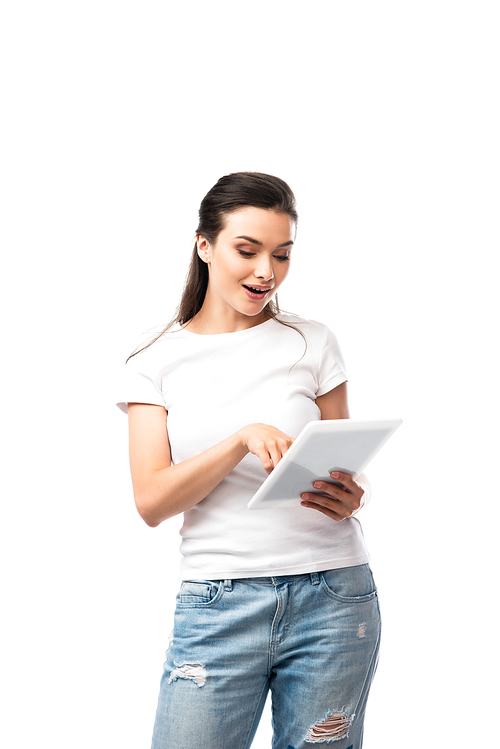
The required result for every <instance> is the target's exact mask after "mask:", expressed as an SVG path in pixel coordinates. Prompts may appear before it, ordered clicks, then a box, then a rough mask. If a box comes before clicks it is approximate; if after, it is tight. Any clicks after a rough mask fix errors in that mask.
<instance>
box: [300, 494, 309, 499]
mask: <svg viewBox="0 0 500 749" xmlns="http://www.w3.org/2000/svg"><path fill="white" fill-rule="evenodd" d="M300 497H301V499H310V496H309V494H301V495H300Z"/></svg>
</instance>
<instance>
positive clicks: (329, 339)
mask: <svg viewBox="0 0 500 749" xmlns="http://www.w3.org/2000/svg"><path fill="white" fill-rule="evenodd" d="M323 328H324V339H323V346H322V349H321V353H320V359H319V372H318V385H319V387H318V391H317V393H316V396H320V395H324V394H325V393H329V392H330V390H333V389H334V388H336V387H337V385H341V384H342V383H343V382H345V381H346V380H347V373H346V368H345V363H344V357H343V356H342V352H341V350H340V346H339V344H338V341H337V339H336V337H335V336H334V334H333V333H332V331H331V330H330V329H329V328H327V327H326V326H323Z"/></svg>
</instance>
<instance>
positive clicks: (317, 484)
mask: <svg viewBox="0 0 500 749" xmlns="http://www.w3.org/2000/svg"><path fill="white" fill-rule="evenodd" d="M313 486H314V488H315V489H321V484H320V483H319V481H315V482H314V484H313Z"/></svg>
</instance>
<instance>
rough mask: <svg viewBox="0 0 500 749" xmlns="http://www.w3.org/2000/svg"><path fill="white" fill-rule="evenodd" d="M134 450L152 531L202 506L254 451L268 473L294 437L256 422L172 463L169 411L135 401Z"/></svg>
mask: <svg viewBox="0 0 500 749" xmlns="http://www.w3.org/2000/svg"><path fill="white" fill-rule="evenodd" d="M128 414H129V416H128V419H129V452H130V470H131V474H132V485H133V489H134V499H135V503H136V506H137V510H138V512H139V514H140V516H141V517H142V519H143V520H144V521H145V522H146V523H147V525H149V526H151V527H155V526H157V525H159V524H160V523H161V522H162V521H163V520H166V519H167V518H169V517H172V516H173V515H177V514H178V513H180V512H184V510H188V509H189V508H190V507H193V506H194V505H196V504H198V502H200V501H201V500H202V499H204V498H205V497H206V496H207V494H209V493H210V492H211V491H212V490H213V489H215V487H216V486H217V485H218V484H219V483H220V482H221V481H222V479H223V478H225V477H226V476H227V474H228V473H230V471H232V470H233V468H235V467H236V466H237V465H238V463H239V462H240V460H242V459H243V458H244V457H245V455H247V454H248V453H249V452H251V453H254V454H255V455H257V456H258V457H259V459H260V461H261V463H262V465H263V467H264V469H265V470H266V471H267V473H270V472H271V470H272V469H273V467H274V466H275V465H276V464H277V463H278V462H279V461H280V460H281V458H282V456H283V455H284V454H285V452H286V451H287V450H288V448H289V447H290V445H291V444H292V442H293V439H292V438H291V437H289V436H288V435H286V434H284V433H283V432H280V431H279V429H276V428H275V427H272V426H268V425H267V424H250V425H248V426H246V427H243V429H240V430H239V431H238V432H236V433H235V434H232V435H231V436H230V437H227V438H226V439H225V440H223V441H222V442H219V443H218V444H217V445H214V446H213V447H211V448H210V449H208V450H205V451H204V452H202V453H200V454H199V455H196V456H194V457H193V458H189V460H185V461H183V462H182V463H178V464H177V465H172V458H171V452H170V443H169V439H168V431H167V413H166V411H165V409H164V408H163V407H162V406H153V405H148V404H145V403H129V405H128Z"/></svg>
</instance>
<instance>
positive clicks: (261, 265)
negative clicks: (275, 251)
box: [254, 258, 274, 281]
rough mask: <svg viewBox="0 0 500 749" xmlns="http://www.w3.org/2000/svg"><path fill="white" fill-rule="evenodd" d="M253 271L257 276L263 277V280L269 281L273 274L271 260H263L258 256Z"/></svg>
mask: <svg viewBox="0 0 500 749" xmlns="http://www.w3.org/2000/svg"><path fill="white" fill-rule="evenodd" d="M254 273H255V276H256V277H257V278H263V279H264V280H265V281H270V280H271V278H273V276H274V273H273V266H272V264H271V261H270V260H264V258H259V262H258V263H257V266H256V268H255V270H254Z"/></svg>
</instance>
